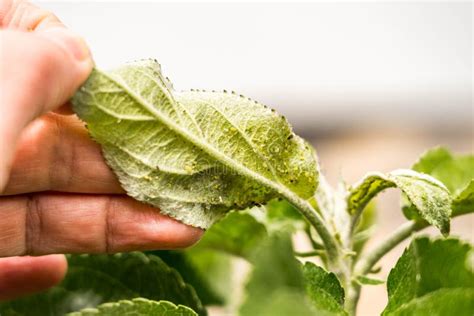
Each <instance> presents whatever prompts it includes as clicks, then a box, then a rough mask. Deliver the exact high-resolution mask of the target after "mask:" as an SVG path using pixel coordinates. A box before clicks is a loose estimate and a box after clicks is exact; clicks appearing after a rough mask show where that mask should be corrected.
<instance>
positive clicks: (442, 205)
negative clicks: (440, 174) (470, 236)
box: [348, 169, 451, 235]
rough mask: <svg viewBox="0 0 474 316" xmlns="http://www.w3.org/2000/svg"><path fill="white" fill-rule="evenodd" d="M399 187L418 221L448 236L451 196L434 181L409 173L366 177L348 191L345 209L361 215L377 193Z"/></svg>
mask: <svg viewBox="0 0 474 316" xmlns="http://www.w3.org/2000/svg"><path fill="white" fill-rule="evenodd" d="M391 187H397V188H399V189H400V190H401V191H402V192H403V193H404V194H405V195H406V196H407V198H408V199H409V201H410V202H411V203H412V204H413V205H414V206H415V207H416V210H417V212H418V214H419V216H420V217H421V218H423V219H424V220H426V221H427V222H428V223H430V224H431V225H434V226H436V227H437V228H438V229H439V230H440V231H441V233H443V234H444V235H447V234H448V233H449V220H450V215H451V195H450V193H449V191H448V190H447V189H446V187H445V186H444V185H443V184H442V183H441V182H439V181H438V180H436V179H434V178H432V177H430V176H428V175H425V174H422V173H418V172H415V171H412V170H402V169H400V170H395V171H392V172H390V173H388V174H386V175H384V174H381V173H373V174H369V175H367V176H366V177H365V178H364V179H363V180H362V181H361V182H360V183H359V184H358V185H356V186H355V187H353V188H352V189H351V190H350V195H349V198H348V203H349V206H348V210H349V212H350V213H351V214H354V213H356V212H361V211H362V210H363V209H364V207H365V206H366V205H367V203H369V201H370V200H371V199H372V198H373V197H375V196H376V195H377V194H378V193H380V192H381V191H383V190H385V189H387V188H391Z"/></svg>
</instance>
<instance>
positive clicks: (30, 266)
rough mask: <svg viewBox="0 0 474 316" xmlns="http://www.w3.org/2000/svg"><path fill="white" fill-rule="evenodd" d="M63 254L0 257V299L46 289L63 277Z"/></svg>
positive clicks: (64, 262)
mask: <svg viewBox="0 0 474 316" xmlns="http://www.w3.org/2000/svg"><path fill="white" fill-rule="evenodd" d="M66 270H67V261H66V258H65V257H64V255H49V256H42V257H12V258H2V259H0V300H9V299H14V298H16V297H19V296H22V295H27V294H32V293H36V292H40V291H43V290H46V289H48V288H50V287H52V286H54V285H56V284H58V283H59V282H61V280H62V279H63V278H64V275H65V274H66Z"/></svg>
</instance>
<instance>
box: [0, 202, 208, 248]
mask: <svg viewBox="0 0 474 316" xmlns="http://www.w3.org/2000/svg"><path fill="white" fill-rule="evenodd" d="M0 214H2V216H1V217H0V232H2V234H1V235H0V256H16V255H25V254H30V255H43V254H50V253H102V252H107V253H114V252H122V251H131V250H150V249H174V248H183V247H187V246H190V245H192V244H194V243H195V242H196V241H197V240H198V239H199V238H200V236H201V234H202V230H201V229H198V228H195V227H191V226H187V225H184V224H182V223H180V222H178V221H176V220H173V219H171V218H170V217H168V216H165V215H162V214H160V213H159V211H158V210H157V209H156V208H152V207H150V206H147V205H145V204H142V203H139V202H137V201H135V200H133V199H132V198H129V197H125V196H118V195H115V196H105V195H81V194H57V193H56V194H55V193H49V194H35V195H30V196H29V197H26V196H12V197H2V198H1V201H0Z"/></svg>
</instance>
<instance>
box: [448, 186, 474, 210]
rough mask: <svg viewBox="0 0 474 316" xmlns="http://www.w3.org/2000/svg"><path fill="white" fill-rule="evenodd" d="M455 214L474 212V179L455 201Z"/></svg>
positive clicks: (453, 205)
mask: <svg viewBox="0 0 474 316" xmlns="http://www.w3.org/2000/svg"><path fill="white" fill-rule="evenodd" d="M452 207H453V215H460V214H467V213H474V180H471V182H470V183H469V184H468V185H467V186H466V188H465V189H464V190H463V191H462V192H461V193H459V195H458V196H456V198H455V199H454V201H453V204H452Z"/></svg>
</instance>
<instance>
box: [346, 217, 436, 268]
mask: <svg viewBox="0 0 474 316" xmlns="http://www.w3.org/2000/svg"><path fill="white" fill-rule="evenodd" d="M425 227H427V224H425V223H419V222H415V221H410V222H406V223H404V224H402V225H400V226H399V227H398V228H397V229H396V230H395V231H394V232H393V233H392V234H391V235H390V236H388V238H387V239H385V240H383V241H382V242H381V243H380V244H379V245H378V246H376V247H375V248H374V249H373V250H372V251H370V252H369V253H368V254H367V256H364V257H362V258H361V259H360V260H359V261H358V262H357V264H356V266H355V268H354V271H355V273H356V275H363V274H366V273H368V272H369V271H370V270H371V269H372V267H373V266H374V265H375V264H376V263H377V262H378V261H379V260H380V259H381V258H382V257H383V256H384V255H385V254H386V253H388V252H389V251H390V250H392V249H393V248H395V247H396V246H397V245H398V244H399V243H401V242H402V241H404V240H405V239H406V238H408V237H410V235H411V234H412V233H413V232H416V231H419V230H421V229H423V228H425Z"/></svg>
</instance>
